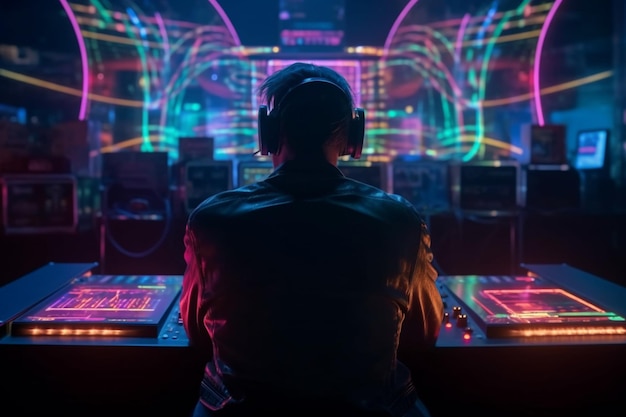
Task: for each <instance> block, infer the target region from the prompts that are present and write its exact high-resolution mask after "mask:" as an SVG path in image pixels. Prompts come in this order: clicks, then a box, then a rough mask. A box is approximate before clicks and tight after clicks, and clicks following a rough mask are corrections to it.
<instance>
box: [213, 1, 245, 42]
mask: <svg viewBox="0 0 626 417" xmlns="http://www.w3.org/2000/svg"><path fill="white" fill-rule="evenodd" d="M209 3H211V5H212V6H213V8H215V11H216V12H217V14H219V15H220V17H221V18H222V20H223V21H224V24H225V25H226V28H227V29H228V31H229V32H230V36H232V37H233V40H234V41H235V44H236V45H237V46H241V41H240V40H239V35H237V31H236V30H235V27H234V26H233V23H232V22H231V21H230V19H229V18H228V15H227V14H226V12H224V9H222V6H220V5H219V3H218V2H217V0H209Z"/></svg>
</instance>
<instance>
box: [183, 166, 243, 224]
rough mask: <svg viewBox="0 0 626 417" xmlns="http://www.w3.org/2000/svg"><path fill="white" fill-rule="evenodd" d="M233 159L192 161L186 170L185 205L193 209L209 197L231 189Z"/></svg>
mask: <svg viewBox="0 0 626 417" xmlns="http://www.w3.org/2000/svg"><path fill="white" fill-rule="evenodd" d="M232 184H233V165H232V161H206V162H190V163H188V164H187V165H186V170H185V207H186V209H187V211H188V212H189V211H192V210H193V209H194V208H196V207H197V206H198V205H199V204H200V203H202V202H203V201H204V200H205V199H207V198H208V197H210V196H212V195H214V194H217V193H220V192H222V191H226V190H230V189H231V188H232Z"/></svg>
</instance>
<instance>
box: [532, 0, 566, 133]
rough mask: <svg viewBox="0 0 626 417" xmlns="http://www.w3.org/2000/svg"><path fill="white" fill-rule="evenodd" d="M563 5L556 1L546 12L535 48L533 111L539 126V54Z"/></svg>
mask: <svg viewBox="0 0 626 417" xmlns="http://www.w3.org/2000/svg"><path fill="white" fill-rule="evenodd" d="M561 3H563V0H556V1H555V2H554V4H553V5H552V8H551V9H550V11H549V12H548V15H547V16H546V20H545V21H544V23H543V26H542V27H541V33H540V34H539V40H537V48H536V49H535V62H534V69H533V91H534V94H535V110H536V113H537V123H538V124H539V126H543V125H544V124H545V120H544V117H543V107H542V106H541V86H540V81H539V78H540V77H539V71H540V70H541V52H542V51H543V44H544V42H545V40H546V34H547V33H548V29H549V28H550V25H551V24H552V19H554V15H555V14H556V11H557V10H558V8H559V6H560V5H561Z"/></svg>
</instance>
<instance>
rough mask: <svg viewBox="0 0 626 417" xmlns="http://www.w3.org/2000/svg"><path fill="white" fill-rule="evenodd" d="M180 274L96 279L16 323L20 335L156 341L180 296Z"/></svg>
mask: <svg viewBox="0 0 626 417" xmlns="http://www.w3.org/2000/svg"><path fill="white" fill-rule="evenodd" d="M181 285H182V277H180V276H177V275H94V276H91V277H88V278H85V279H83V280H80V281H77V282H75V283H73V284H71V285H69V286H68V287H66V288H64V289H62V290H61V291H59V292H57V293H55V294H53V295H52V296H50V297H48V298H47V299H46V300H44V301H43V302H42V303H40V304H39V305H37V306H35V307H34V308H33V309H31V310H30V311H28V312H27V313H25V314H24V315H23V316H21V317H20V318H18V319H17V320H16V321H14V322H13V325H12V330H11V331H12V333H13V334H14V335H22V336H26V335H28V336H39V335H41V336H44V335H54V336H63V335H68V336H81V335H83V336H132V337H157V336H158V333H159V330H160V327H161V325H162V324H163V322H164V321H165V319H166V315H167V313H168V311H169V310H170V308H171V307H172V305H173V303H174V301H175V300H176V299H177V297H178V294H179V293H180V290H181Z"/></svg>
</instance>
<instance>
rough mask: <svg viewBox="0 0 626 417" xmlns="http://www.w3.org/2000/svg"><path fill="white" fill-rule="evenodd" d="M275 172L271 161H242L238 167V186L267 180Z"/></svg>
mask: <svg viewBox="0 0 626 417" xmlns="http://www.w3.org/2000/svg"><path fill="white" fill-rule="evenodd" d="M273 171H274V165H272V162H271V161H242V162H239V165H238V167H237V176H238V179H237V185H238V186H239V187H242V186H244V185H250V184H254V183H255V182H259V181H263V180H265V179H266V178H267V177H268V176H269V175H270V174H271V173H272V172H273Z"/></svg>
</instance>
